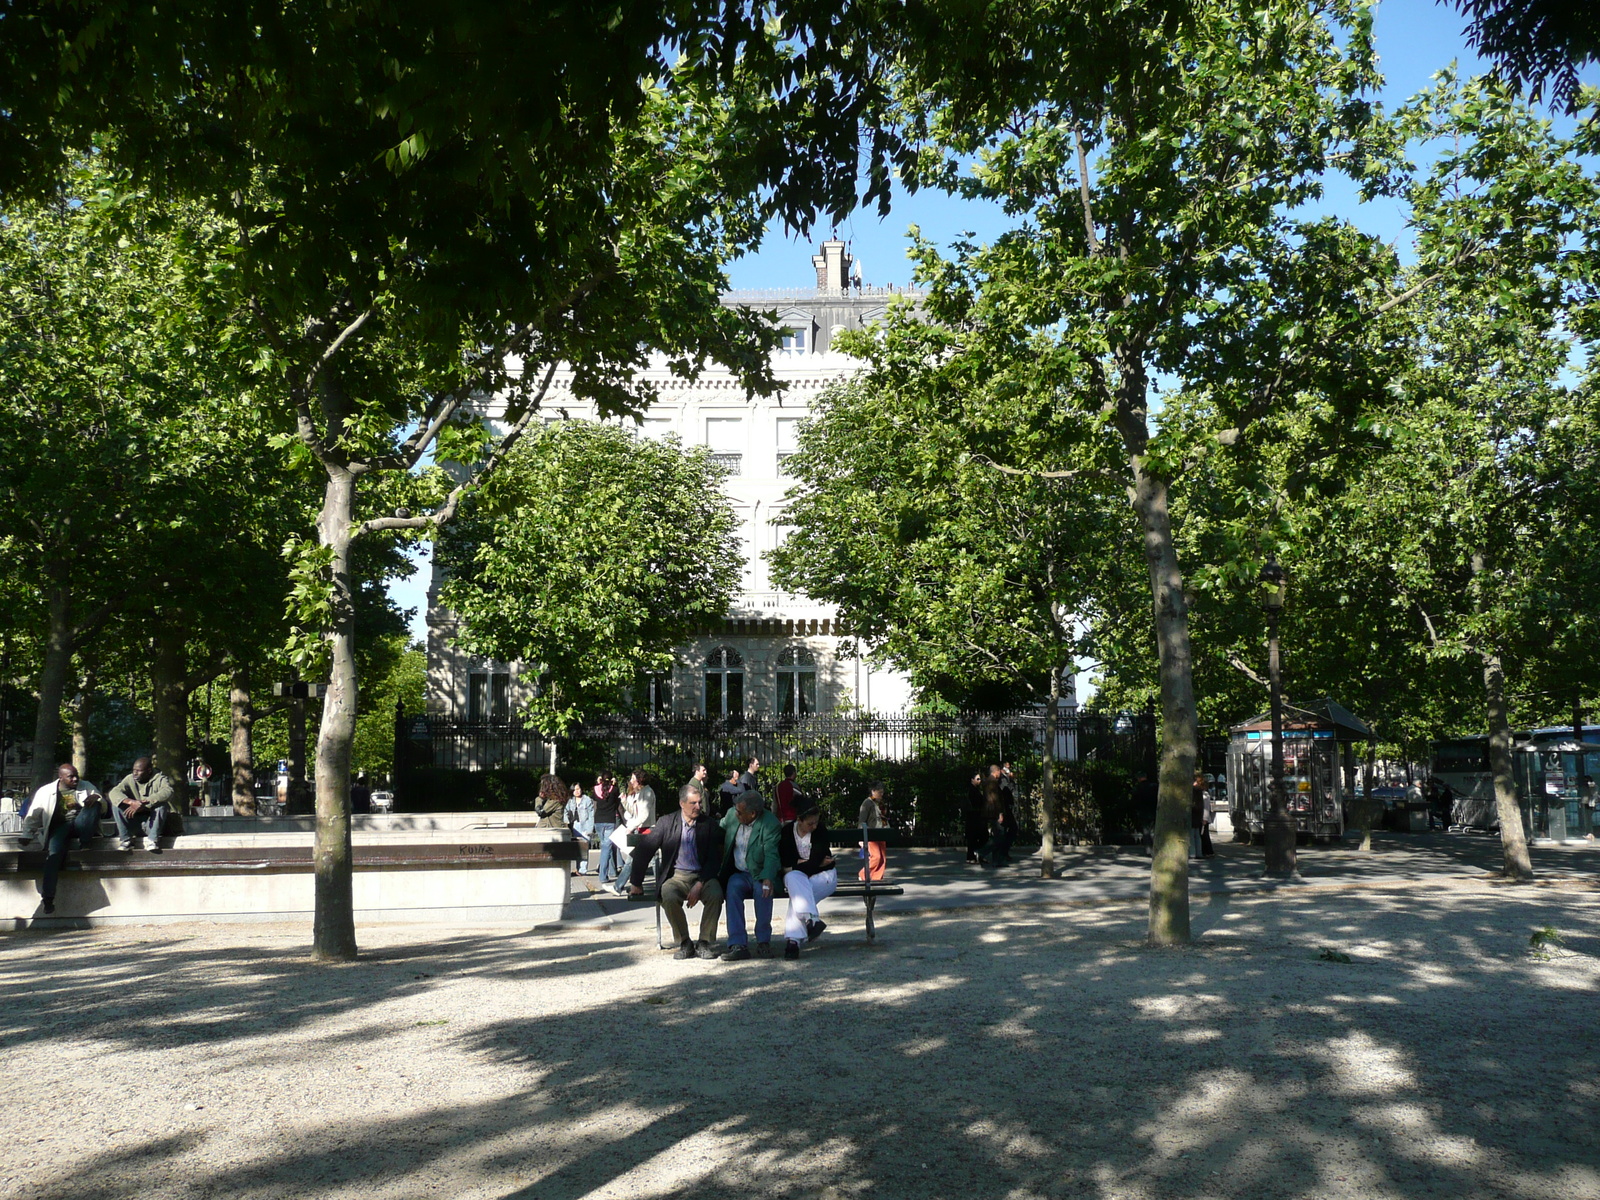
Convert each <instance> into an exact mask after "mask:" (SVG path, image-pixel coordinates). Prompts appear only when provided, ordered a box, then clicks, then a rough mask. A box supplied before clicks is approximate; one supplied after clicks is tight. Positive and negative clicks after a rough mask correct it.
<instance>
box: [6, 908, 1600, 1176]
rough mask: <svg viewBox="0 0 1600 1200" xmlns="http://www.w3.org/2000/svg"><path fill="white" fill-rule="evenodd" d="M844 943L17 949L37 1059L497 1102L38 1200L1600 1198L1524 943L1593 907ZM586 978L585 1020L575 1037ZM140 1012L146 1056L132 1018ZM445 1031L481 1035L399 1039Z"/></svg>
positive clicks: (371, 1109) (1573, 1004) (342, 1126)
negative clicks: (410, 1068) (337, 961)
mask: <svg viewBox="0 0 1600 1200" xmlns="http://www.w3.org/2000/svg"><path fill="white" fill-rule="evenodd" d="M829 916H830V919H831V920H834V921H835V926H836V929H837V930H838V931H840V932H842V933H843V934H844V935H845V936H843V937H839V938H837V939H835V937H834V934H832V933H830V934H829V935H828V936H827V937H826V938H824V940H823V941H822V942H821V943H819V945H818V946H817V947H815V948H814V949H813V950H811V951H808V953H807V955H806V956H805V958H804V959H803V960H802V961H801V963H799V964H786V963H782V962H761V961H751V962H748V963H744V964H739V965H726V964H706V963H694V962H690V963H682V964H676V963H674V964H670V970H667V971H664V972H663V971H660V970H653V969H646V968H655V967H658V966H660V965H662V964H660V963H650V962H648V961H647V960H650V959H652V958H654V957H655V956H656V954H657V952H656V951H655V950H654V949H653V948H651V947H650V946H649V944H648V942H649V934H648V933H647V932H645V931H644V930H638V931H636V933H635V936H632V937H631V939H630V940H623V939H620V938H615V937H613V938H612V939H610V940H602V941H598V942H597V941H592V940H591V941H585V940H584V939H583V938H582V937H581V936H579V935H577V934H575V933H572V932H570V931H568V932H566V933H563V934H561V935H559V936H555V937H549V938H541V937H540V936H537V935H534V936H526V935H524V936H509V935H508V936H503V937H496V936H488V937H485V936H461V937H454V938H449V939H443V940H441V941H437V942H431V943H427V944H416V943H412V944H406V945H394V946H384V947H379V948H377V949H375V950H374V951H372V953H371V954H370V956H369V958H368V959H367V960H365V961H363V962H362V963H360V964H357V965H355V966H350V967H341V968H334V969H333V970H331V971H330V970H329V969H328V968H325V967H314V966H311V965H310V964H308V963H306V962H305V961H304V960H303V958H301V957H299V954H298V952H297V951H290V950H284V949H281V948H279V947H277V946H273V945H262V946H252V945H249V944H234V945H231V946H229V947H227V948H225V949H224V950H222V951H220V952H213V953H209V954H208V956H207V959H206V961H205V962H203V963H199V962H195V961H194V955H193V951H192V949H186V944H185V940H184V939H182V938H176V937H151V938H148V939H146V940H144V941H142V942H140V943H138V944H132V943H129V942H126V941H124V942H120V943H107V942H106V941H104V940H103V939H98V938H96V937H95V936H94V935H92V934H75V935H63V936H60V937H56V938H51V939H43V938H39V939H26V941H27V942H28V943H29V945H28V946H27V947H25V948H26V949H32V950H35V951H37V953H34V954H29V953H24V952H21V951H22V949H24V947H21V946H19V943H17V942H11V943H7V944H5V945H4V947H3V949H0V987H3V988H4V989H5V990H6V991H7V992H9V993H10V994H11V995H12V997H13V998H15V997H16V995H17V994H18V989H23V988H25V989H27V991H28V993H29V994H30V996H31V997H32V1000H31V1001H30V1003H27V1004H18V1003H10V1004H7V1005H5V1006H4V1008H3V1010H0V1045H3V1046H4V1047H5V1048H6V1050H7V1051H9V1052H11V1053H16V1052H18V1051H19V1050H20V1051H21V1052H22V1053H24V1054H27V1055H29V1056H37V1055H50V1054H52V1053H53V1052H54V1051H56V1050H57V1049H58V1048H60V1047H63V1046H67V1045H69V1044H80V1043H81V1040H82V1039H85V1038H88V1039H92V1040H93V1041H94V1042H95V1043H96V1044H97V1045H99V1046H100V1047H102V1048H101V1049H100V1050H99V1051H98V1053H100V1054H102V1055H113V1056H114V1055H117V1054H118V1053H121V1052H126V1053H129V1054H137V1053H140V1052H141V1051H145V1050H148V1049H150V1048H153V1047H154V1048H164V1049H165V1048H172V1047H177V1046H188V1045H196V1044H197V1045H201V1046H203V1049H204V1052H205V1053H207V1054H214V1055H217V1056H219V1058H220V1057H221V1056H223V1055H225V1054H232V1055H233V1056H234V1057H236V1058H240V1059H242V1060H245V1066H244V1067H243V1068H240V1069H251V1066H252V1064H258V1063H260V1062H264V1061H266V1060H267V1059H268V1058H269V1057H271V1056H274V1055H276V1056H280V1057H281V1059H282V1061H287V1062H295V1061H303V1062H304V1063H305V1064H306V1069H307V1070H308V1071H311V1070H313V1069H316V1070H323V1069H324V1067H326V1064H327V1063H344V1062H347V1061H348V1055H347V1051H349V1049H350V1047H351V1046H355V1047H358V1048H359V1050H360V1052H361V1053H364V1054H375V1055H383V1056H385V1057H383V1058H382V1059H381V1061H382V1063H384V1064H386V1065H384V1066H383V1067H382V1068H381V1069H382V1070H385V1071H388V1072H390V1073H391V1074H393V1073H395V1072H399V1071H403V1070H405V1069H406V1067H405V1064H406V1063H407V1062H408V1061H410V1060H412V1059H414V1058H415V1057H416V1056H419V1055H429V1054H432V1055H436V1056H438V1057H440V1058H441V1059H446V1058H447V1059H449V1061H451V1062H452V1063H458V1064H461V1066H462V1067H463V1068H465V1069H466V1070H467V1071H468V1072H469V1073H470V1074H471V1075H472V1076H474V1078H473V1079H469V1080H466V1081H463V1082H462V1086H461V1087H458V1088H457V1089H456V1090H455V1091H453V1092H451V1094H449V1095H442V1094H440V1095H434V1094H429V1095H422V1096H410V1097H409V1102H408V1103H407V1104H406V1105H405V1106H403V1107H404V1111H400V1112H395V1111H385V1110H384V1106H383V1105H379V1104H376V1103H375V1102H374V1103H370V1104H369V1103H365V1102H364V1101H363V1097H364V1096H370V1097H377V1096H379V1095H380V1093H382V1094H384V1095H388V1094H389V1093H388V1092H383V1089H386V1088H392V1086H398V1085H393V1084H392V1080H387V1079H384V1080H378V1079H373V1080H366V1079H361V1078H360V1077H359V1076H357V1075H355V1074H354V1073H353V1072H356V1071H363V1070H365V1069H369V1068H368V1066H367V1065H366V1064H362V1063H357V1064H354V1065H353V1066H351V1067H350V1068H349V1070H344V1069H343V1068H341V1069H340V1070H337V1071H335V1070H332V1068H327V1070H326V1071H325V1072H324V1073H325V1074H326V1076H327V1078H326V1079H325V1080H323V1081H321V1082H319V1083H317V1084H316V1085H315V1086H316V1087H317V1088H319V1089H320V1091H319V1092H318V1093H317V1094H318V1097H319V1100H320V1102H321V1103H322V1105H323V1108H324V1110H325V1111H329V1112H330V1113H331V1114H332V1115H330V1116H329V1118H328V1120H327V1121H326V1123H325V1124H324V1125H322V1126H320V1127H318V1128H317V1129H315V1130H311V1131H307V1130H306V1129H305V1128H304V1127H301V1128H300V1130H299V1132H298V1134H297V1136H296V1137H295V1138H294V1139H292V1140H284V1139H280V1140H258V1141H255V1142H254V1143H253V1144H235V1143H236V1142H237V1141H238V1139H234V1140H229V1137H228V1135H227V1133H226V1131H222V1132H214V1133H211V1134H208V1135H207V1138H208V1139H210V1140H212V1141H218V1142H219V1144H220V1146H221V1148H222V1150H221V1151H219V1152H218V1153H210V1154H203V1153H202V1151H201V1148H200V1147H198V1146H197V1143H196V1142H195V1141H194V1138H193V1135H187V1134H186V1135H181V1136H180V1135H176V1134H174V1135H173V1136H170V1137H168V1138H166V1139H164V1140H160V1141H157V1142H154V1143H145V1144H144V1145H143V1147H142V1149H141V1153H140V1154H139V1155H129V1154H127V1153H126V1152H125V1151H124V1150H123V1149H121V1148H119V1147H112V1146H100V1147H95V1148H80V1149H79V1150H78V1151H77V1152H75V1153H73V1154H70V1155H61V1156H59V1157H57V1158H55V1159H53V1160H52V1161H51V1162H50V1163H49V1164H47V1165H46V1166H44V1167H43V1168H41V1170H42V1173H41V1174H38V1175H36V1176H35V1177H34V1178H33V1179H31V1180H30V1183H31V1188H30V1190H29V1191H28V1192H27V1193H26V1194H30V1195H36V1196H41V1197H46V1196H48V1197H55V1196H62V1197H66V1196H84V1195H89V1194H94V1195H97V1196H105V1197H123V1196H127V1197H132V1196H136V1195H139V1196H150V1195H161V1196H167V1195H172V1196H188V1195H212V1194H216V1195H229V1196H242V1197H252V1198H254V1197H268V1196H274V1197H276V1196H308V1197H321V1196H329V1197H331V1196H342V1195H356V1194H360V1195H383V1196H412V1195H420V1194H424V1193H430V1192H431V1193H437V1194H445V1195H452V1196H462V1197H465V1196H472V1197H477V1196H495V1197H516V1198H519V1200H534V1198H538V1200H577V1198H578V1197H588V1196H617V1197H637V1196H675V1195H695V1196H705V1197H716V1198H720V1197H724V1196H726V1197H730V1198H731V1197H735V1196H738V1197H750V1196H763V1197H764V1196H772V1197H824V1196H826V1197H844V1196H855V1195H868V1194H880V1195H884V1196H889V1197H894V1198H896V1200H899V1198H902V1197H903V1198H906V1200H917V1198H922V1197H928V1198H944V1197H952V1198H953V1197H964V1196H996V1197H1007V1198H1008V1200H1023V1198H1026V1197H1056V1196H1080V1195H1083V1196H1093V1197H1098V1198H1104V1200H1110V1198H1111V1197H1122V1198H1126V1200H1132V1198H1150V1200H1155V1198H1165V1197H1219V1198H1229V1200H1232V1198H1240V1200H1244V1198H1251V1200H1254V1198H1257V1197H1261V1198H1266V1197H1282V1196H1305V1197H1329V1196H1350V1197H1362V1198H1368V1197H1390V1196H1393V1197H1415V1196H1424V1195H1435V1194H1437V1195H1448V1196H1460V1197H1478V1196H1484V1197H1488V1196H1500V1195H1515V1196H1519V1197H1546V1196H1547V1197H1551V1198H1552V1200H1555V1198H1558V1197H1559V1198H1560V1200H1578V1198H1585V1197H1600V1138H1597V1136H1596V1133H1595V1123H1594V1121H1593V1113H1594V1111H1595V1105H1596V1103H1597V1102H1600V1084H1597V1080H1600V1038H1597V1034H1596V1032H1595V1016H1596V1012H1597V1008H1596V1003H1595V1001H1596V984H1597V980H1600V969H1597V965H1596V963H1595V961H1594V960H1593V959H1592V958H1591V957H1589V956H1587V955H1582V954H1579V955H1575V956H1573V957H1570V958H1566V959H1561V960H1555V961H1540V960H1538V959H1535V958H1533V957H1531V956H1530V953H1529V944H1528V939H1529V936H1530V934H1531V933H1532V932H1533V931H1534V930H1536V929H1538V928H1540V927H1541V926H1543V925H1547V924H1548V925H1552V926H1554V927H1556V928H1558V929H1562V930H1564V931H1567V932H1568V933H1569V934H1570V935H1571V936H1572V937H1573V938H1576V939H1578V940H1579V941H1581V942H1584V943H1585V944H1592V939H1594V938H1595V936H1596V934H1597V933H1600V897H1596V896H1595V895H1593V894H1591V893H1587V892H1577V891H1570V890H1557V889H1541V890H1537V891H1530V890H1527V889H1521V890H1519V891H1517V892H1516V893H1515V894H1509V895H1508V894H1506V893H1491V892H1489V891H1486V890H1481V889H1480V890H1472V891H1468V890H1464V889H1443V890H1440V891H1428V890H1425V889H1421V888H1413V889H1405V890H1391V891H1385V892H1366V893H1363V894H1359V895H1342V896H1337V897H1334V896H1329V895H1327V894H1322V895H1300V896H1297V895H1295V894H1293V893H1292V892H1280V893H1277V894H1275V895H1273V896H1271V897H1257V896H1231V895H1227V894H1215V895H1212V896H1210V897H1205V898H1197V903H1196V905H1195V910H1194V916H1195V929H1196V936H1197V941H1196V944H1195V945H1194V946H1193V947H1191V948H1187V949H1183V950H1167V951H1154V950H1149V949H1147V948H1145V947H1144V946H1143V945H1142V943H1141V941H1140V938H1141V936H1142V932H1143V925H1142V917H1143V913H1142V911H1141V909H1140V908H1139V907H1138V906H1128V905H1123V906H1108V907H1104V908H1099V909H1084V908H1072V909H1062V910H1056V911H1050V910H1045V909H1041V908H1033V909H1029V910H1008V911H1006V912H1005V913H1004V914H1003V915H1002V914H1000V913H999V912H998V911H996V910H987V911H985V912H982V913H974V912H956V913H944V914H923V915H921V916H918V917H915V918H912V917H899V918H897V919H896V922H895V923H894V924H893V925H892V926H890V927H889V928H887V929H886V930H885V934H884V939H883V941H882V943H881V944H880V945H878V946H875V947H869V946H868V945H866V944H865V943H864V942H862V941H859V940H853V939H854V938H856V937H858V936H859V935H858V934H857V933H856V930H857V929H858V928H859V926H858V924H857V922H856V920H855V918H854V916H853V915H852V914H851V911H850V910H849V908H848V907H847V906H840V907H839V910H838V911H837V912H836V913H832V912H831V913H829ZM108 945H110V946H113V947H114V948H115V949H116V950H117V953H116V954H114V955H112V956H110V957H108V956H107V953H106V950H107V947H108ZM1324 951H1327V952H1329V953H1328V955H1327V956H1324V954H1323V952H1324ZM1341 956H1342V957H1343V958H1346V959H1348V961H1340V957H1341ZM564 981H577V982H578V983H580V984H581V990H580V991H579V992H577V993H563V994H576V995H580V996H581V997H582V999H581V1001H580V1002H577V1003H569V1004H568V1005H566V1006H565V1007H563V1008H561V1009H559V1010H552V1008H551V1006H550V1005H549V1004H548V1003H547V1002H545V998H546V997H548V996H549V995H551V994H552V990H553V989H555V988H556V987H557V986H558V985H560V984H562V983H563V982H564ZM456 988H463V989H464V988H471V989H473V990H472V991H471V992H470V995H471V996H472V997H474V998H475V1000H474V1002H475V1004H477V1005H478V1008H477V1011H476V1012H475V1013H469V1014H468V1015H469V1016H470V1017H472V1019H465V1020H464V1019H463V1018H462V1017H461V1016H460V1014H459V1009H458V1008H457V1007H453V1005H452V1000H451V996H452V990H453V989H456ZM130 994H137V995H138V996H139V997H140V998H141V1004H142V1005H146V1006H148V1007H149V1010H150V1011H151V1012H153V1013H155V1014H158V1016H159V1020H157V1021H154V1022H151V1023H150V1024H151V1025H154V1026H157V1028H150V1027H144V1028H131V1027H130V1026H131V1025H132V1024H134V1023H132V1022H128V1021H119V1020H117V1019H115V1017H114V1015H112V1014H114V1012H115V1011H116V1009H115V1007H114V1005H115V1002H116V1001H117V999H118V997H121V998H123V999H126V997H127V996H128V995H130ZM480 996H481V997H484V998H487V999H488V1001H489V1004H488V1007H487V1008H484V1007H483V1006H482V1003H481V1001H478V1000H477V999H476V998H478V997H480ZM429 1005H433V1006H435V1009H434V1010H436V1011H440V1012H445V1011H449V1012H453V1013H456V1014H457V1016H456V1020H457V1026H456V1027H441V1028H439V1029H431V1028H430V1029H421V1028H416V1027H415V1026H424V1025H431V1024H432V1022H430V1021H425V1020H421V1019H418V1020H415V1021H414V1022H413V1025H412V1027H401V1025H400V1023H399V1022H400V1020H401V1019H405V1018H409V1017H410V1016H411V1015H413V1014H415V1013H417V1012H420V1011H427V1010H428V1006H429ZM107 1006H112V1007H111V1008H110V1009H109V1010H108V1008H107ZM96 1013H106V1014H107V1015H106V1016H105V1017H104V1018H103V1019H98V1020H97V1019H95V1018H94V1017H93V1016H91V1014H96ZM397 1014H399V1016H398V1017H397ZM264 1025H266V1026H270V1027H271V1028H272V1029H273V1030H274V1031H275V1035H274V1036H273V1037H272V1038H267V1039H263V1038H260V1037H259V1036H258V1033H259V1030H260V1029H261V1027H262V1026H264ZM173 1031H178V1032H180V1033H181V1034H182V1035H184V1038H183V1039H182V1040H180V1041H179V1042H170V1041H165V1040H163V1038H164V1037H166V1036H168V1035H169V1034H170V1033H172V1032H173ZM191 1034H192V1036H188V1035H191ZM230 1042H237V1043H239V1044H238V1045H235V1046H231V1047H230ZM341 1056H345V1057H341ZM377 1061H378V1060H374V1063H376V1062H377ZM370 1069H373V1070H377V1069H379V1068H378V1067H377V1066H375V1065H374V1066H372V1067H371V1068H370ZM319 1079H320V1077H319ZM473 1083H481V1084H482V1086H481V1087H478V1088H477V1090H476V1091H474V1090H473V1088H472V1087H470V1086H467V1085H468V1084H473ZM308 1086H309V1085H308ZM338 1089H348V1090H347V1091H344V1092H341V1091H339V1090H338ZM396 1094H398V1093H396ZM330 1097H331V1098H333V1099H334V1100H335V1102H334V1103H331V1104H330V1103H329V1101H330ZM341 1098H342V1102H341ZM391 1107H392V1106H391ZM224 1151H225V1152H224ZM219 1154H220V1160H219Z"/></svg>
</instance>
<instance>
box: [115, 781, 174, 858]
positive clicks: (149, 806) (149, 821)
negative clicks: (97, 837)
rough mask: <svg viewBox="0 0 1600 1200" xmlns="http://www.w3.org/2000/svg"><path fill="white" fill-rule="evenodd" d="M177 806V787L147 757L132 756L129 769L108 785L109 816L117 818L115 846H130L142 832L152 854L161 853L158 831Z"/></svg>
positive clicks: (124, 848)
mask: <svg viewBox="0 0 1600 1200" xmlns="http://www.w3.org/2000/svg"><path fill="white" fill-rule="evenodd" d="M177 807H178V789H177V788H175V787H173V786H172V780H170V779H168V778H167V777H166V776H165V775H163V774H160V773H159V772H157V771H156V769H155V768H154V767H153V766H151V764H150V760H149V759H148V758H136V759H134V760H133V770H132V771H130V772H129V773H128V775H127V776H126V778H124V779H123V781H122V782H121V783H119V784H117V786H116V787H114V788H112V789H111V816H112V817H113V818H114V819H115V820H116V822H117V847H118V849H121V850H132V849H133V843H134V840H135V839H136V838H137V837H138V836H139V835H140V834H141V833H142V834H143V835H144V837H145V844H146V845H147V846H149V848H150V852H151V853H152V854H160V853H161V833H162V830H164V829H165V828H166V827H167V825H168V824H169V823H170V822H171V821H172V815H173V810H174V809H175V808H177Z"/></svg>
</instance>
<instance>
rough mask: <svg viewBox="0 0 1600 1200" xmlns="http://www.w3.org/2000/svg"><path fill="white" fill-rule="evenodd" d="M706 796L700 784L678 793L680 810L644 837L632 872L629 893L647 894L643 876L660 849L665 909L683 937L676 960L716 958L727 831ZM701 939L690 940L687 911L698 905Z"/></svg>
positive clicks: (675, 930)
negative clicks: (709, 809)
mask: <svg viewBox="0 0 1600 1200" xmlns="http://www.w3.org/2000/svg"><path fill="white" fill-rule="evenodd" d="M704 810H705V792H704V791H703V790H701V787H700V785H699V784H698V783H686V784H684V785H683V786H682V787H681V788H679V789H678V811H677V812H675V813H668V814H667V815H666V816H664V817H662V818H661V819H660V820H659V821H657V822H656V823H655V826H654V827H653V828H652V829H651V830H650V832H649V833H646V834H643V835H642V836H640V838H639V844H638V845H637V846H636V847H634V851H633V873H632V875H630V876H629V879H628V892H629V894H630V895H634V896H641V895H643V894H644V872H645V868H646V867H648V866H649V865H650V860H651V859H652V858H653V857H654V856H655V854H656V851H658V850H659V851H660V852H661V874H660V875H659V876H658V878H659V880H660V884H659V890H660V896H661V907H662V909H663V910H665V912H666V914H667V924H669V925H671V926H672V933H673V936H674V937H676V938H677V939H678V949H677V952H676V953H675V954H674V955H673V956H672V957H673V958H695V957H699V958H717V957H719V956H718V954H717V952H716V951H715V950H714V949H712V946H713V944H714V943H715V942H716V940H717V918H718V917H720V916H721V915H722V884H721V883H720V882H719V881H718V878H717V877H718V875H719V874H721V872H722V830H721V828H719V827H718V825H717V823H716V822H715V821H713V820H712V819H711V818H710V817H709V816H707V815H706V814H705V811H704ZM702 903H703V904H704V905H705V907H704V908H703V909H702V910H701V913H700V940H699V942H698V943H696V942H694V941H693V940H691V939H690V937H689V922H688V920H687V919H686V918H685V916H684V912H683V910H684V909H685V908H694V907H695V906H696V905H698V904H702Z"/></svg>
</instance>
